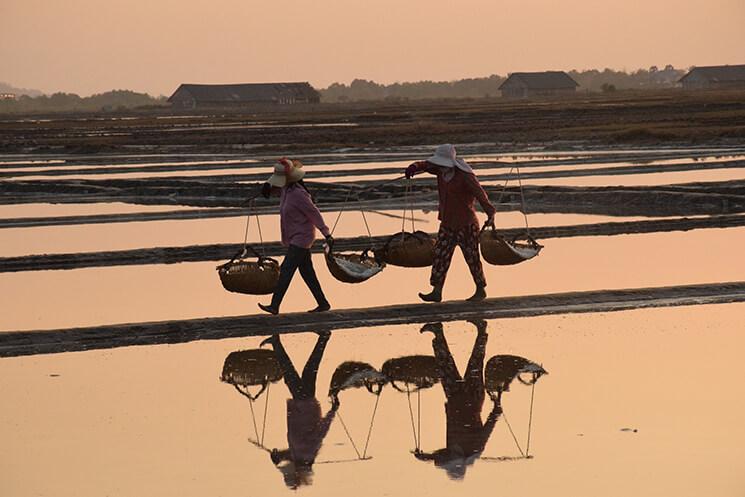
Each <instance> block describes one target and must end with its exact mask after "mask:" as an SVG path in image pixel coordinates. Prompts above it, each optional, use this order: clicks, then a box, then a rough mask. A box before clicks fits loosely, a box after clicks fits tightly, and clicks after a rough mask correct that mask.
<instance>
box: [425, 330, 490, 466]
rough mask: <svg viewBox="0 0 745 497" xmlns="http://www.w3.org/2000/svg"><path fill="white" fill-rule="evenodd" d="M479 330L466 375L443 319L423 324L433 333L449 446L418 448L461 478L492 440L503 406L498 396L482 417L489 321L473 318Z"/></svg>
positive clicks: (430, 458)
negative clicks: (451, 348)
mask: <svg viewBox="0 0 745 497" xmlns="http://www.w3.org/2000/svg"><path fill="white" fill-rule="evenodd" d="M473 324H474V325H475V326H476V329H477V330H478V334H477V335H476V340H475V342H474V344H473V350H472V351H471V357H470V359H469V360H468V365H467V366H466V371H465V374H464V375H463V376H461V375H460V373H459V372H458V368H457V366H456V365H455V360H453V356H452V354H451V353H450V348H449V347H448V344H447V341H446V340H445V335H444V334H443V331H442V323H430V324H426V325H424V326H423V327H422V330H421V331H422V332H425V331H429V332H431V333H433V334H434V338H433V339H432V348H433V350H434V353H435V358H436V360H437V365H438V367H439V368H440V371H441V374H442V379H441V384H442V389H443V390H444V392H445V397H446V398H447V401H446V402H445V415H446V417H447V434H446V442H445V444H446V447H445V448H444V449H439V450H436V451H434V452H430V453H426V452H422V451H419V450H417V451H415V452H414V456H415V457H416V458H417V459H420V460H425V461H427V460H431V461H434V463H435V466H437V467H440V468H444V469H445V470H446V471H447V473H448V476H449V477H450V478H453V479H462V478H463V477H464V476H465V474H466V469H467V467H468V466H469V465H471V464H473V462H474V461H475V460H476V459H478V457H479V456H480V455H481V453H482V452H483V450H484V447H485V446H486V442H487V441H488V440H489V437H490V436H491V433H492V431H493V430H494V425H495V424H496V422H497V419H499V416H500V415H501V414H502V406H501V404H500V402H499V401H498V400H497V399H496V397H495V398H493V399H492V402H493V407H492V410H491V412H490V413H489V416H488V417H487V419H486V422H482V420H481V410H482V407H483V405H484V399H485V397H486V394H485V390H484V373H483V370H484V355H485V353H486V342H487V339H488V335H487V333H486V321H483V320H479V321H473Z"/></svg>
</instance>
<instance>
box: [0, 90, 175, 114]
mask: <svg viewBox="0 0 745 497" xmlns="http://www.w3.org/2000/svg"><path fill="white" fill-rule="evenodd" d="M164 104H165V99H164V98H163V97H157V98H156V97H152V96H150V95H148V94H147V93H137V92H134V91H129V90H112V91H107V92H105V93H99V94H96V95H91V96H89V97H81V96H79V95H76V94H75V93H54V94H52V95H40V96H37V97H30V96H28V95H21V96H19V97H17V98H16V99H15V100H0V113H10V112H14V113H15V112H17V113H26V112H30V113H34V112H99V111H104V112H105V111H121V110H127V109H134V108H138V107H148V106H158V105H164Z"/></svg>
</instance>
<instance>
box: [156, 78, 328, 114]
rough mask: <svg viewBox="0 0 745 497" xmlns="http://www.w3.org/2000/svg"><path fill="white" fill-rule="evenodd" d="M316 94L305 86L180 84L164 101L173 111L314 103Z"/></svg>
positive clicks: (282, 84)
mask: <svg viewBox="0 0 745 497" xmlns="http://www.w3.org/2000/svg"><path fill="white" fill-rule="evenodd" d="M320 101H321V96H320V94H319V93H318V92H317V91H316V90H315V89H314V88H313V87H312V86H310V84H309V83H246V84H234V85H195V84H182V85H181V86H179V87H178V89H177V90H176V91H175V92H174V93H173V95H171V97H170V98H169V99H168V102H170V103H171V104H172V105H173V107H174V108H179V109H195V108H197V107H238V106H246V105H261V104H273V105H291V104H308V103H318V102H320Z"/></svg>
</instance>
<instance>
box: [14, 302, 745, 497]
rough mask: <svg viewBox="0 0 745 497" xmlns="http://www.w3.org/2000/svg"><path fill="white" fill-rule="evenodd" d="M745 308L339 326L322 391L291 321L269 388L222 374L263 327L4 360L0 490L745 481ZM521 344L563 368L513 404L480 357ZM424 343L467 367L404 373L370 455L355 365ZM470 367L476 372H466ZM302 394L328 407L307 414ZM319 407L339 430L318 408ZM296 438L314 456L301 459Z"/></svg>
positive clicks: (304, 340) (174, 491) (739, 486)
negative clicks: (248, 332)
mask: <svg viewBox="0 0 745 497" xmlns="http://www.w3.org/2000/svg"><path fill="white" fill-rule="evenodd" d="M744 314H745V304H730V305H717V306H696V307H684V308H673V309H652V310H636V311H625V312H618V313H607V314H580V315H565V316H544V317H534V318H520V319H504V320H495V321H490V322H488V324H487V326H488V327H487V334H485V335H482V338H481V340H480V342H481V344H480V345H483V346H484V347H483V349H482V350H481V351H480V352H479V347H478V346H477V347H474V344H475V342H478V341H479V340H478V339H477V337H478V335H477V332H476V328H475V327H474V325H472V324H470V323H465V322H456V323H448V324H445V327H444V334H443V335H442V337H441V338H440V339H437V340H434V335H433V334H430V333H424V334H421V333H420V332H419V329H420V327H419V326H413V325H404V326H390V327H383V328H375V329H356V330H348V331H335V332H333V334H332V335H331V336H330V338H328V340H327V341H326V340H322V341H323V342H325V347H324V346H323V345H324V344H321V346H320V347H319V348H317V349H316V354H315V356H314V358H315V362H314V361H313V360H311V361H310V369H309V370H308V371H310V372H309V373H308V374H306V375H304V376H303V378H301V380H304V381H303V382H302V385H303V386H304V388H305V390H304V391H303V390H298V388H297V385H295V386H292V385H293V381H292V380H291V379H289V378H292V377H293V376H292V371H293V370H296V371H297V372H298V374H299V375H302V374H303V368H304V366H305V365H306V360H307V359H308V358H309V356H310V355H311V351H312V350H313V348H314V346H316V345H317V344H318V340H319V338H318V336H317V335H316V334H314V333H300V334H293V335H285V336H283V337H282V338H281V344H282V348H283V349H285V350H286V353H287V355H288V359H289V362H290V363H291V366H289V365H288V364H287V363H282V364H281V366H282V368H281V370H282V372H284V380H283V379H278V378H276V377H275V378H274V379H277V381H276V382H274V383H271V384H270V386H269V388H268V390H265V391H264V392H263V393H262V394H261V395H260V396H259V398H258V399H257V400H256V401H255V402H254V403H251V402H249V400H248V399H247V398H246V397H244V396H243V395H241V394H239V392H238V391H237V390H236V389H235V388H234V387H232V386H231V385H229V384H227V383H225V382H223V381H221V380H220V377H221V371H222V370H223V365H224V362H225V361H226V359H227V358H228V356H229V354H231V353H233V352H236V351H241V350H250V349H256V348H258V347H259V342H260V340H261V339H260V338H247V339H235V340H222V341H211V342H196V343H190V344H183V345H172V346H151V347H131V348H123V349H115V350H108V351H91V352H79V353H70V354H58V355H45V356H35V357H22V358H13V359H2V360H0V392H2V395H3V408H2V409H0V436H1V437H2V439H3V450H2V451H0V474H1V475H2V476H3V477H2V478H0V494H1V495H7V496H14V497H24V496H32V495H33V496H55V497H64V496H75V497H85V496H101V495H110V496H132V495H138V496H163V495H181V496H203V495H225V496H240V495H246V496H254V495H290V494H293V493H294V491H293V490H292V489H293V488H294V487H295V486H298V485H299V486H300V488H299V490H300V491H302V492H303V493H304V494H305V495H319V496H337V495H339V496H342V495H344V496H348V495H355V496H378V495H431V496H449V495H493V494H495V493H497V492H498V493H499V495H507V496H518V495H556V496H597V495H603V496H629V495H634V496H659V495H674V496H677V497H686V496H690V497H699V496H701V495H712V496H732V497H735V496H740V495H743V491H745V476H744V475H745V449H744V447H745V427H744V426H743V424H742V419H743V417H745V400H743V397H742V395H740V394H739V393H740V392H741V390H742V383H743V380H745V375H744V374H743V372H742V368H741V367H740V362H741V361H740V355H741V351H742V348H743V345H745V343H744V342H743V336H742V316H743V315H744ZM438 341H439V345H438V343H437V342H438ZM443 342H445V343H447V346H448V347H447V349H444V348H443V346H442V343H443ZM484 342H485V343H484ZM277 348H278V347H277V346H276V345H275V346H274V349H275V350H276V349H277ZM264 350H265V351H266V353H269V355H272V353H271V352H269V351H271V350H272V347H265V349H264ZM319 352H320V353H319ZM448 352H449V353H448ZM435 354H438V356H439V361H438V360H435V359H433V358H432V356H433V355H435ZM480 354H483V356H482V357H481V358H480ZM505 354H510V355H514V356H519V357H522V358H525V359H528V360H530V361H533V362H535V363H537V364H540V365H541V366H542V367H543V368H544V369H545V370H546V371H548V374H547V375H543V376H541V377H540V378H539V379H538V381H537V382H536V384H535V389H534V390H532V387H531V386H529V385H523V384H522V383H521V382H520V381H518V380H514V381H512V384H511V386H510V389H509V391H504V392H503V393H502V395H501V399H499V402H498V403H495V402H493V401H492V400H491V399H490V397H489V395H485V394H484V391H483V388H484V386H487V387H489V378H493V376H490V375H489V368H488V367H487V373H486V381H487V385H483V383H479V381H483V380H484V377H483V374H482V373H481V371H483V369H481V368H482V367H483V366H484V363H486V362H487V361H488V360H489V359H490V358H492V357H494V356H495V355H505ZM411 355H424V356H429V357H430V359H429V361H430V362H433V361H434V362H435V363H436V364H438V365H440V366H442V365H443V364H445V365H447V363H448V362H449V360H450V358H452V360H453V361H454V363H455V369H454V370H452V369H451V370H449V372H448V373H447V375H449V376H447V375H446V374H445V373H443V374H442V375H441V377H438V378H435V380H434V381H430V382H429V384H426V383H427V382H426V381H425V382H424V383H425V385H424V387H425V388H423V389H422V390H421V391H420V393H419V394H411V395H410V396H407V394H406V393H405V392H403V393H402V392H400V391H397V390H395V389H394V388H393V386H392V384H391V383H386V384H385V385H384V386H383V387H382V391H381V393H380V396H379V397H377V399H378V406H377V411H376V413H375V419H374V424H373V426H372V430H371V435H370V438H369V445H368V450H367V454H366V455H367V456H369V457H371V458H370V459H366V460H359V458H358V456H357V453H356V451H355V449H354V447H353V446H352V443H351V442H350V437H348V436H347V435H346V433H345V430H344V427H345V426H346V428H347V429H348V430H349V433H350V436H351V440H352V441H354V444H355V445H356V446H357V448H358V449H357V450H359V451H360V452H362V451H363V447H364V445H365V441H366V440H367V434H368V430H369V429H370V421H371V416H372V413H373V410H374V406H375V400H376V396H375V395H374V394H372V393H369V392H368V391H367V390H366V389H364V388H352V389H348V390H343V391H341V392H340V393H339V394H338V399H339V404H338V409H337V410H336V412H334V411H335V409H334V407H333V403H332V401H331V399H330V398H329V397H328V392H329V386H330V383H331V381H332V379H331V378H332V375H333V373H334V371H335V370H336V369H337V367H339V366H340V365H341V364H342V363H344V362H346V361H360V362H364V363H366V364H368V365H369V366H371V367H372V368H374V369H375V370H377V371H380V370H381V369H384V367H383V364H384V363H385V362H386V361H388V360H390V359H394V358H399V357H402V356H411ZM277 357H279V356H277ZM469 360H471V365H472V366H473V367H472V369H471V374H470V375H466V368H467V365H466V363H467V362H468V361H469ZM314 365H315V367H313V366H314ZM253 367H256V366H253ZM316 369H317V374H315V375H314V374H312V372H313V371H316ZM252 371H254V372H255V370H252V369H251V367H248V369H246V368H244V369H243V372H244V374H246V375H248V376H250V374H251V372H252ZM453 371H455V373H454V372H453ZM417 375H418V376H417ZM456 375H462V376H463V377H464V378H466V376H468V378H469V379H470V383H468V382H463V383H461V384H460V386H458V384H457V381H456V383H455V384H454V383H453V382H452V380H453V378H455V379H456V380H457V376H456ZM391 376H393V377H396V376H394V375H391ZM526 376H527V379H528V380H529V381H530V379H531V377H530V375H523V378H526ZM422 377H426V374H423V373H416V374H412V376H411V378H412V379H410V381H411V383H410V386H412V385H414V384H416V382H417V381H420V382H421V378H422ZM425 379H426V378H425ZM247 381H248V380H247ZM529 381H528V382H529ZM466 383H468V384H469V385H470V386H468V387H466V386H465V384H466ZM403 385H404V384H403V383H401V382H400V381H399V382H398V386H399V387H403ZM474 385H475V386H474ZM492 388H493V385H492ZM404 390H405V387H404ZM257 391H258V387H251V392H252V393H253V394H256V393H257ZM464 392H470V393H464ZM531 393H532V394H533V395H534V397H533V410H532V413H533V414H532V427H531V430H530V434H531V440H530V455H531V456H532V458H530V459H525V458H522V457H521V450H522V451H525V450H526V448H527V447H526V446H527V436H528V422H529V419H530V413H531V410H530V405H531ZM289 399H293V400H292V401H290V400H289ZM407 399H408V400H410V401H411V404H409V402H408V401H407ZM265 402H266V403H265ZM446 402H447V404H446ZM303 405H306V406H307V405H310V406H317V407H314V408H312V409H311V411H312V412H311V413H310V414H307V410H306V411H303V412H305V413H306V414H304V415H302V416H298V413H301V414H302V412H300V411H298V409H300V408H301V407H302V406H303ZM409 406H411V411H410V410H409ZM252 407H253V410H254V414H255V418H254V417H252V414H251V408H252ZM418 407H419V409H420V411H419V412H421V415H418V409H417V408H418ZM264 409H266V419H267V421H266V425H265V428H263V426H264V425H263V423H262V421H263V419H264V412H265V411H264ZM288 409H289V410H290V412H288ZM315 409H318V410H320V412H318V411H316V410H315ZM313 412H315V413H316V414H313ZM446 413H447V415H446ZM317 416H323V417H325V419H326V420H327V421H328V432H327V433H325V434H324V433H323V431H322V430H320V431H319V429H317V428H312V427H311V428H308V426H309V425H308V424H307V423H305V421H307V420H308V419H310V420H313V419H318V418H317ZM254 419H255V420H256V427H254ZM464 419H471V420H473V422H474V423H477V424H479V423H480V425H479V426H476V428H475V429H474V428H473V427H471V428H469V427H468V426H467V424H464V423H463V421H464ZM412 420H413V423H412ZM508 422H509V426H510V427H511V428H512V430H513V431H514V434H515V438H516V439H517V443H516V442H515V440H513V437H512V436H511V435H510V428H509V427H508ZM288 423H290V424H291V425H292V428H290V432H291V433H288ZM311 424H312V423H311ZM492 425H493V426H492ZM314 426H318V425H314ZM412 426H413V427H412ZM304 430H305V431H304ZM262 433H263V444H260V445H261V447H259V446H257V445H256V444H255V443H253V442H254V441H255V440H256V438H257V435H258V438H259V439H261V438H262ZM468 433H470V434H471V435H472V436H470V438H469V436H467V434H468ZM474 437H475V438H474ZM417 440H418V441H417ZM469 440H470V441H471V442H473V443H476V442H478V443H476V446H475V448H474V446H473V443H471V444H470V445H469ZM474 440H476V442H474ZM304 444H305V445H304ZM518 444H519V446H520V448H518ZM290 445H291V446H292V447H293V451H294V452H293V453H294V454H296V455H298V457H296V459H299V454H305V457H306V459H308V460H306V461H305V464H304V465H300V466H292V464H291V463H290V462H288V461H287V460H286V459H287V453H286V452H284V451H285V450H286V449H287V448H288V446H290ZM417 446H418V447H419V451H418V452H417ZM469 447H471V448H469ZM272 449H276V452H275V454H276V455H277V456H275V459H277V464H275V463H274V462H273V461H272V457H271V455H270V452H271V451H272ZM316 449H318V451H317V453H316ZM417 456H418V457H417ZM430 456H431V457H435V456H436V457H435V459H436V460H435V461H433V460H429V457H430ZM310 463H312V464H310ZM298 468H300V469H298Z"/></svg>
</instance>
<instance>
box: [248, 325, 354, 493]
mask: <svg viewBox="0 0 745 497" xmlns="http://www.w3.org/2000/svg"><path fill="white" fill-rule="evenodd" d="M330 337H331V333H330V332H328V331H323V332H318V340H317V341H316V345H315V347H314V348H313V352H311V354H310V357H308V360H307V361H306V363H305V367H304V368H303V372H302V375H298V372H297V371H296V370H295V367H294V365H293V364H292V361H291V360H290V358H289V356H288V355H287V352H286V351H285V348H284V347H283V346H282V342H281V341H280V338H279V335H273V336H272V337H270V338H268V339H266V340H264V342H262V345H264V344H271V345H272V347H273V349H274V353H275V355H276V357H277V360H278V361H279V364H280V366H281V367H282V370H283V372H284V380H285V384H286V385H287V388H288V389H289V390H290V393H291V394H292V398H291V399H288V400H287V443H288V448H287V449H282V450H280V449H272V451H271V453H270V454H271V458H272V462H273V463H274V464H275V465H276V466H277V468H278V469H279V470H280V471H281V472H282V475H283V477H284V480H285V484H286V485H287V486H288V487H290V488H293V489H295V488H298V487H300V486H301V485H310V484H311V483H312V482H313V481H312V477H313V463H314V462H315V459H316V456H317V455H318V452H319V451H320V450H321V444H322V443H323V439H324V438H325V437H326V434H327V433H328V431H329V427H330V426H331V422H332V421H333V419H334V416H335V415H336V411H337V410H338V409H339V400H338V397H336V396H333V397H332V405H331V409H329V411H328V412H327V413H326V415H325V416H322V415H321V404H320V403H319V402H318V399H316V376H317V375H318V367H319V365H320V363H321V358H322V357H323V352H324V350H325V349H326V344H327V343H328V341H329V338H330Z"/></svg>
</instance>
